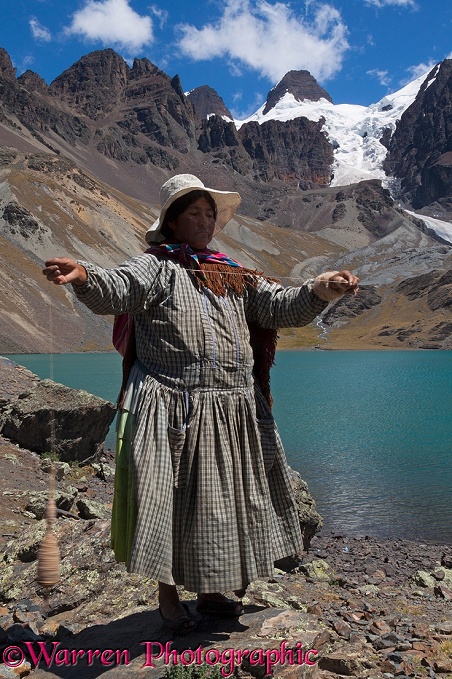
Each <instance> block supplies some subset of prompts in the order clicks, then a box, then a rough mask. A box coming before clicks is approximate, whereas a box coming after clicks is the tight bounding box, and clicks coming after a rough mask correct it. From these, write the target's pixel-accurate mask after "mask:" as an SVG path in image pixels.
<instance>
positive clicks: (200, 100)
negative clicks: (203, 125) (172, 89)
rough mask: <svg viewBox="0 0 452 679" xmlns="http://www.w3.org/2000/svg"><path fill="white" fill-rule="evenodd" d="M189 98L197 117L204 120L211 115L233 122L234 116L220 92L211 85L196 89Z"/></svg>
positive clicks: (189, 94)
mask: <svg viewBox="0 0 452 679" xmlns="http://www.w3.org/2000/svg"><path fill="white" fill-rule="evenodd" d="M187 97H188V98H189V100H190V101H191V103H192V104H193V106H194V107H195V110H196V113H197V115H198V116H199V117H200V118H201V119H203V118H207V117H208V116H211V115H216V116H224V117H226V118H229V119H230V120H232V119H233V118H232V114H231V112H230V110H229V109H228V108H227V106H226V104H225V103H224V101H223V99H222V98H221V97H220V95H219V94H218V92H215V90H214V89H212V87H209V85H201V87H195V89H194V90H191V92H188V94H187Z"/></svg>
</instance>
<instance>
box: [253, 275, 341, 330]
mask: <svg viewBox="0 0 452 679" xmlns="http://www.w3.org/2000/svg"><path fill="white" fill-rule="evenodd" d="M327 306H328V302H323V301H322V300H321V299H320V298H319V297H317V295H316V294H315V293H314V292H313V291H312V280H308V281H306V282H305V283H304V284H303V285H301V286H300V287H288V288H284V287H283V286H282V285H280V284H278V283H270V282H269V281H267V280H266V279H265V278H261V279H259V283H258V285H257V287H256V288H253V289H251V290H249V294H248V299H247V305H246V316H247V319H248V320H249V321H253V322H256V323H258V324H259V325H261V326H262V327H263V328H295V327H300V326H302V325H308V323H310V322H311V321H312V320H314V318H315V317H316V316H318V314H320V313H321V312H322V311H323V310H324V309H326V307H327Z"/></svg>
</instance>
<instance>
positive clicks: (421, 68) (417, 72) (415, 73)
mask: <svg viewBox="0 0 452 679" xmlns="http://www.w3.org/2000/svg"><path fill="white" fill-rule="evenodd" d="M436 63H437V62H436V61H432V60H430V61H428V62H427V63H424V62H422V63H420V64H416V65H415V66H410V67H409V68H407V69H406V70H407V73H408V77H407V78H406V79H405V80H403V82H402V83H401V84H403V85H406V84H408V83H410V82H412V81H413V80H416V79H417V78H420V77H421V75H425V74H426V73H428V72H429V71H431V70H432V68H433V67H434V66H436Z"/></svg>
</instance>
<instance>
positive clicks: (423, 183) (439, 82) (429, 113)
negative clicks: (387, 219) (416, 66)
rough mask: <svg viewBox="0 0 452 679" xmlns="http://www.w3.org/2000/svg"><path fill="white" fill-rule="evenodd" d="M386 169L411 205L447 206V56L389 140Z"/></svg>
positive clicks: (450, 187)
mask: <svg viewBox="0 0 452 679" xmlns="http://www.w3.org/2000/svg"><path fill="white" fill-rule="evenodd" d="M385 170H386V172H388V173H389V174H392V175H394V176H395V177H398V178H399V179H400V180H401V181H400V184H401V196H402V197H403V199H404V200H405V201H407V202H408V203H411V204H412V205H413V207H414V208H415V209H421V208H424V207H426V206H433V207H434V210H435V215H436V216H438V217H440V218H441V216H442V215H443V214H445V213H448V212H450V211H451V210H452V202H451V195H452V60H451V59H446V60H445V61H443V62H442V63H441V64H439V65H438V66H435V68H434V69H433V71H432V72H431V73H430V74H429V76H428V77H427V79H426V80H425V82H424V84H423V85H422V87H421V89H420V91H419V93H418V95H417V97H416V100H415V101H414V103H413V104H412V105H411V106H410V107H409V108H408V109H407V110H406V111H405V113H404V114H403V115H402V117H401V119H400V121H399V123H398V124H397V127H396V130H395V132H394V134H393V135H392V137H391V140H390V141H389V144H388V155H387V158H386V161H385Z"/></svg>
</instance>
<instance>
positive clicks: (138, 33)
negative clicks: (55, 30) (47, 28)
mask: <svg viewBox="0 0 452 679" xmlns="http://www.w3.org/2000/svg"><path fill="white" fill-rule="evenodd" d="M65 33H66V34H68V35H78V36H80V37H82V38H84V39H85V40H89V41H96V42H97V41H99V42H101V43H102V44H103V45H107V46H111V45H118V46H120V47H122V48H124V49H126V50H128V51H130V52H136V51H138V50H140V49H141V48H142V47H143V45H147V44H150V43H151V42H152V41H153V33H152V19H151V18H150V17H148V16H140V15H139V14H137V13H136V12H135V11H134V10H133V9H132V8H131V7H130V5H129V2H128V0H99V1H98V2H96V0H87V1H86V3H85V6H84V7H83V8H82V9H80V10H78V11H77V12H75V13H74V15H73V17H72V23H71V25H70V26H68V27H67V28H66V29H65Z"/></svg>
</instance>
